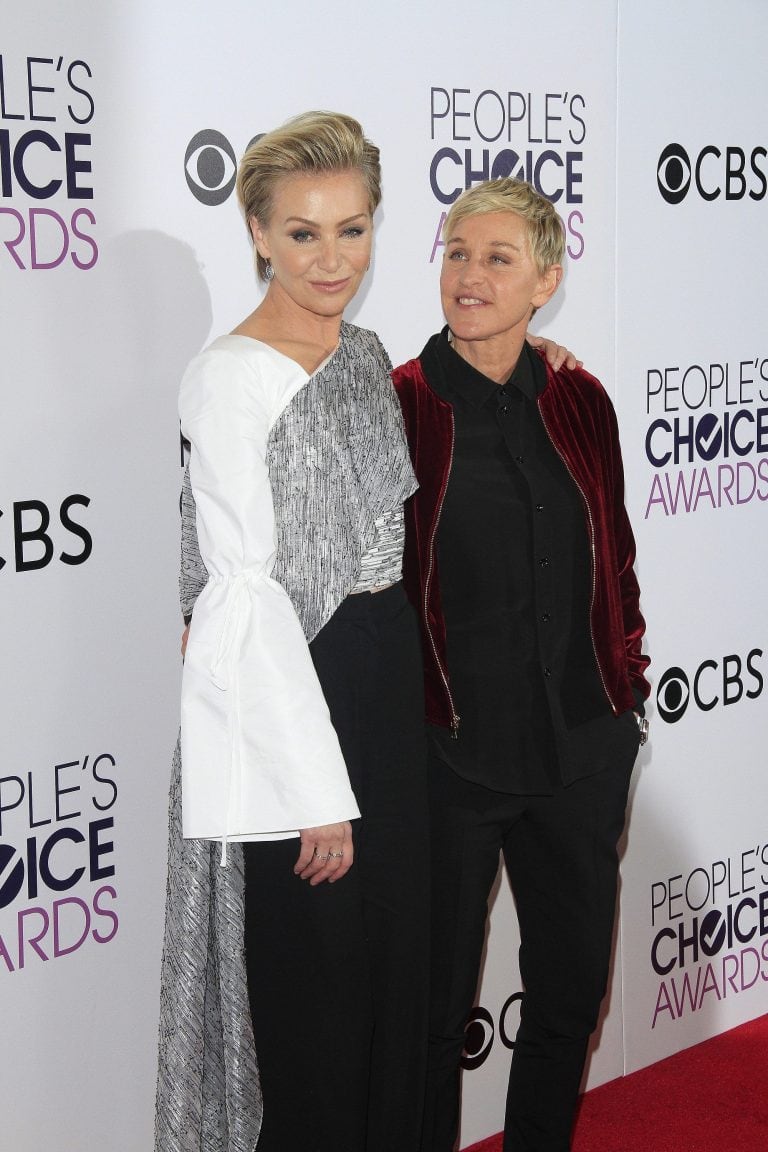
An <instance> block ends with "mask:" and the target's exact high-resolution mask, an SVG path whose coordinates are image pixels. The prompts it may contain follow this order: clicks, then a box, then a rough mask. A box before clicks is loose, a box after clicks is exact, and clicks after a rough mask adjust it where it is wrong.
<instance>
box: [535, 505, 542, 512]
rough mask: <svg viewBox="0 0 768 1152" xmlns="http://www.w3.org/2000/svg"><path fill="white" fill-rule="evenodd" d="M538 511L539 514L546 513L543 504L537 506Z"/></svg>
mask: <svg viewBox="0 0 768 1152" xmlns="http://www.w3.org/2000/svg"><path fill="white" fill-rule="evenodd" d="M536 511H537V512H543V511H544V505H543V504H537V505H536Z"/></svg>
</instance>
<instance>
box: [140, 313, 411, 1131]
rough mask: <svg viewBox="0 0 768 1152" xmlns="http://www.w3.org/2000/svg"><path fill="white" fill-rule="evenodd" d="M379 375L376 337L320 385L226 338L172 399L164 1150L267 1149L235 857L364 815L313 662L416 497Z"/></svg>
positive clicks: (391, 555) (353, 337)
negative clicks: (175, 688) (328, 627)
mask: <svg viewBox="0 0 768 1152" xmlns="http://www.w3.org/2000/svg"><path fill="white" fill-rule="evenodd" d="M390 367H391V365H390V363H389V360H388V358H387V356H386V353H385V352H384V350H383V348H382V346H381V343H380V341H379V339H378V337H377V336H376V335H375V333H372V332H367V331H365V330H363V329H359V328H356V327H355V326H353V325H349V324H346V323H345V324H342V328H341V334H340V342H339V345H338V347H337V349H336V351H335V352H334V353H333V355H332V356H331V357H329V359H328V360H327V361H326V362H325V363H324V364H323V365H321V366H320V368H319V369H318V370H317V371H316V372H315V373H314V374H313V375H312V376H308V375H307V374H306V373H303V371H302V370H301V369H300V368H299V367H298V365H296V364H295V363H294V362H293V361H291V360H289V359H288V358H287V357H284V356H282V355H281V354H280V353H277V352H275V350H274V349H271V348H269V346H267V345H263V344H260V342H258V341H253V340H250V339H248V338H247V337H239V336H227V337H222V338H220V339H219V340H217V341H215V342H214V343H213V344H212V345H211V346H210V347H209V348H208V349H206V351H205V352H203V353H201V355H200V356H199V357H197V358H196V359H195V360H194V361H193V362H192V364H191V365H190V368H189V369H188V371H187V374H186V375H185V379H184V382H183V384H182V391H181V402H180V411H181V414H182V428H183V430H184V432H185V434H187V435H188V436H189V437H190V439H191V441H192V455H191V462H190V475H188V476H186V477H185V484H184V490H183V493H182V556H181V577H180V590H181V606H182V612H183V613H184V614H185V615H190V614H191V613H192V610H193V608H195V616H194V625H193V627H192V629H191V633H190V640H189V646H188V649H187V656H186V661H185V672H184V688H183V690H182V695H183V702H182V718H183V719H182V738H181V739H182V745H183V747H184V809H185V811H184V813H183V816H182V804H181V774H182V756H181V751H180V747H177V749H176V754H175V756H174V762H173V779H172V786H171V807H170V830H169V831H170V839H169V853H168V891H167V906H166V927H165V942H164V950H163V966H162V985H161V1018H160V1054H159V1073H158V1091H157V1111H156V1135H155V1148H156V1152H203V1150H205V1152H253V1149H254V1147H255V1144H256V1141H257V1138H258V1133H259V1128H260V1123H261V1097H260V1093H259V1089H258V1073H257V1064H256V1056H255V1053H254V1044H253V1036H252V1031H251V1025H250V1017H249V1011H248V995H247V986H246V973H245V964H244V956H243V909H244V883H243V859H242V841H244V840H255V839H276V838H285V837H288V836H295V835H297V834H298V829H300V828H302V827H312V826H316V825H320V824H327V823H333V822H335V821H337V820H343V819H349V818H352V817H354V816H356V815H357V807H356V803H355V799H354V795H353V794H352V792H351V789H350V786H349V781H348V779H347V776H346V770H345V767H344V762H343V759H342V758H341V754H340V750H339V749H338V744H337V741H336V738H335V733H334V731H333V728H332V725H331V724H330V719H329V717H328V715H327V709H326V707H325V702H324V698H323V696H322V691H321V689H320V686H319V683H318V682H317V680H316V676H315V674H314V670H313V666H312V663H311V659H310V657H309V654H308V647H307V645H308V643H309V641H311V640H312V639H313V638H314V637H315V636H316V635H317V633H318V632H319V631H320V629H321V628H322V627H323V626H324V625H325V624H326V623H327V622H328V620H329V619H330V617H331V616H332V615H333V613H334V612H335V610H336V608H337V607H338V606H339V605H340V604H341V602H342V601H343V600H344V599H345V598H346V596H347V595H348V594H349V593H351V592H354V591H358V590H361V589H364V588H366V587H370V586H371V584H375V583H387V582H390V580H392V579H397V578H398V577H399V574H400V566H401V552H402V503H403V500H404V499H405V498H406V497H407V496H409V495H410V494H411V492H412V491H413V490H414V489H415V486H416V485H415V479H414V476H413V471H412V468H411V464H410V459H409V455H408V450H407V447H406V444H405V440H404V436H403V428H402V418H401V415H400V409H399V406H398V403H397V399H396V397H395V394H394V391H393V389H392V386H391V383H390V381H389V375H388V372H389V369H390ZM198 598H199V601H198ZM297 681H300V682H301V691H300V692H298V691H297V687H296V686H297ZM288 685H290V687H291V691H290V692H288V691H287V686H288ZM297 701H299V703H300V709H301V715H300V722H297V719H296V713H295V708H296V702H297ZM256 702H259V706H257V703H256ZM262 702H263V703H262ZM267 713H268V715H269V723H265V722H264V717H265V715H266V714H267ZM308 749H311V753H310V752H309V751H308ZM286 779H288V780H289V781H290V782H291V786H290V787H288V788H286ZM212 814H213V815H212ZM222 843H223V846H224V851H225V853H226V866H224V867H222V866H221V864H220V857H221V854H222Z"/></svg>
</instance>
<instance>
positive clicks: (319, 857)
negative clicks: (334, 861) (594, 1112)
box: [315, 848, 330, 864]
mask: <svg viewBox="0 0 768 1152" xmlns="http://www.w3.org/2000/svg"><path fill="white" fill-rule="evenodd" d="M328 856H330V852H329V853H328V854H327V855H326V856H323V855H321V853H320V852H318V850H317V848H315V860H318V861H319V862H320V863H321V864H325V862H326V860H327V859H328Z"/></svg>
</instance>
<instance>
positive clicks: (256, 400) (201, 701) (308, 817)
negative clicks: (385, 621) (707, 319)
mask: <svg viewBox="0 0 768 1152" xmlns="http://www.w3.org/2000/svg"><path fill="white" fill-rule="evenodd" d="M266 367H267V368H268V367H269V366H268V365H267V366H266ZM273 375H274V376H275V379H272V376H273ZM306 379H307V377H306V374H304V373H303V372H302V370H301V369H300V367H299V366H298V365H296V366H295V372H294V373H293V374H292V375H291V374H290V373H289V374H288V375H285V374H284V375H281V374H280V373H274V374H273V373H271V372H269V371H267V370H265V369H264V366H262V368H261V370H260V367H259V364H258V363H257V362H251V361H249V360H248V359H247V358H244V357H242V356H239V355H235V354H232V353H231V352H228V351H225V350H221V349H216V348H215V347H214V348H211V349H209V350H208V351H206V352H204V353H202V354H201V355H200V356H198V357H197V358H196V359H195V360H194V361H193V362H192V364H191V365H190V367H189V368H188V370H187V373H186V374H185V377H184V380H183V381H182V385H181V392H180V399H179V412H180V416H181V423H182V431H183V434H184V435H185V436H186V437H187V438H188V439H189V441H190V443H191V446H192V447H191V455H190V481H191V488H192V494H193V496H194V500H195V505H196V520H197V534H198V540H199V547H200V557H201V560H202V563H203V564H204V566H205V568H206V569H207V571H208V576H209V578H208V582H207V583H206V585H205V587H204V588H203V589H202V591H201V592H200V594H199V596H198V598H197V602H196V604H195V611H194V616H193V618H192V624H191V629H190V635H189V642H188V645H187V651H186V657H185V662H184V673H183V678H182V705H181V744H182V765H183V770H182V796H183V827H184V836H185V837H191V838H203V839H219V838H221V839H222V840H224V842H225V844H226V841H227V840H256V839H278V838H284V837H286V836H290V835H296V834H297V833H298V831H299V830H300V829H302V828H308V827H315V826H319V825H323V824H331V823H335V822H337V821H343V820H349V819H353V818H354V817H356V816H359V811H358V807H357V803H356V801H355V797H354V794H353V792H352V789H351V786H350V783H349V778H348V775H347V770H346V766H345V764H344V759H343V757H342V754H341V749H340V747H339V742H338V738H337V736H336V732H335V730H334V728H333V725H332V723H331V719H330V716H329V713H328V708H327V705H326V703H325V699H324V697H323V693H322V689H321V687H320V684H319V682H318V679H317V675H316V672H315V669H314V665H313V663H312V659H311V657H310V653H309V648H308V645H307V641H306V638H305V636H304V632H303V630H302V627H301V624H300V622H299V619H298V617H297V615H296V612H295V610H294V608H293V605H292V603H291V601H290V599H289V597H288V595H287V594H286V592H285V590H284V589H283V588H282V586H281V585H280V584H279V583H278V582H277V581H275V580H273V579H272V577H271V572H272V569H273V566H274V561H275V518H274V510H273V504H272V492H271V488H270V483H269V475H268V470H267V463H266V449H267V439H268V436H269V432H270V428H271V427H272V425H273V424H274V422H275V420H276V419H277V417H278V416H279V414H280V412H281V411H282V410H283V409H284V407H285V406H286V404H287V403H289V401H290V399H291V398H292V396H294V395H295V394H296V392H298V391H299V389H300V388H301V387H302V386H303V385H304V384H305V383H306Z"/></svg>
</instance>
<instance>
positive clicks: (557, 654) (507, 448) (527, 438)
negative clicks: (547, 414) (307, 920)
mask: <svg viewBox="0 0 768 1152" xmlns="http://www.w3.org/2000/svg"><path fill="white" fill-rule="evenodd" d="M435 347H436V356H437V364H436V368H437V369H438V370H437V371H436V372H435V373H434V374H433V373H430V384H431V385H432V387H433V388H434V390H435V391H436V392H437V393H438V394H439V395H440V396H441V397H442V398H443V399H444V400H447V401H448V402H449V403H450V404H451V405H452V408H453V416H454V437H455V439H454V454H453V462H452V467H451V474H450V478H449V481H448V487H447V490H446V493H445V499H444V502H443V507H442V511H441V515H440V523H439V527H438V533H437V541H436V550H437V564H438V574H439V581H440V591H441V598H442V605H443V611H444V615H445V623H446V638H447V653H448V672H449V677H450V681H451V691H452V695H453V700H454V705H455V707H456V711H457V713H458V715H459V716H460V717H461V723H460V727H459V732H458V739H456V740H454V739H452V738H451V736H450V734H449V733H448V732H446V731H445V730H444V729H440V728H437V727H435V728H432V729H431V735H432V740H433V744H434V746H435V750H436V751H437V753H438V755H439V756H440V757H441V758H442V759H444V760H445V761H446V762H447V763H448V764H450V765H451V767H452V768H453V769H454V770H455V771H456V772H457V773H458V774H459V775H460V776H462V777H464V778H465V779H468V780H472V781H475V782H477V783H480V784H483V785H485V786H486V787H489V788H493V789H495V790H498V791H502V792H514V793H521V794H531V793H542V792H548V791H550V790H551V787H552V785H553V784H556V783H558V782H559V781H561V780H562V781H564V782H566V783H567V782H568V781H569V780H571V779H574V778H575V777H576V776H581V775H588V774H589V773H591V772H593V771H597V770H599V769H600V768H601V767H607V766H608V765H609V764H610V763H611V762H612V759H613V756H614V755H615V754H616V753H617V752H619V751H620V750H621V749H622V748H626V747H627V741H628V740H629V741H630V743H631V741H632V740H634V741H635V744H636V727H635V725H634V723H632V725H631V727H628V726H626V725H624V724H621V723H619V722H617V721H616V719H615V718H614V717H613V714H612V713H611V710H610V705H609V703H608V699H607V697H606V694H605V692H604V690H603V687H602V683H601V681H600V676H599V672H598V669H597V663H596V659H595V655H594V648H593V645H592V638H591V633H590V626H589V609H590V596H591V577H592V572H591V558H590V554H589V540H588V536H587V528H586V519H585V510H584V504H583V500H582V497H581V494H580V492H579V490H578V488H577V487H576V485H575V483H574V481H573V480H572V478H571V476H570V474H569V473H568V471H567V469H566V467H565V465H564V464H563V462H562V460H561V459H560V457H559V455H558V454H557V452H556V450H555V448H554V446H553V445H552V442H551V441H550V439H549V437H548V435H547V433H546V430H545V428H544V425H543V422H542V419H541V415H540V413H539V409H538V405H537V403H536V397H537V395H538V393H539V392H540V391H541V390H542V389H543V388H544V386H545V384H546V373H545V370H544V367H543V365H542V363H541V361H540V359H539V357H538V356H536V354H535V353H533V352H532V351H531V350H530V349H529V348H528V345H524V347H523V352H522V353H521V355H520V359H519V361H518V363H517V365H516V367H515V370H514V372H513V373H512V375H511V377H510V379H509V380H508V381H507V382H506V384H505V385H503V386H499V385H498V384H497V383H496V382H495V381H493V380H490V379H489V378H488V377H487V376H483V375H482V373H480V372H478V371H477V370H476V369H475V368H473V367H472V366H471V365H470V364H469V363H467V361H465V360H463V359H462V358H461V357H460V356H459V355H458V354H457V353H456V352H455V351H454V350H453V348H452V347H451V345H450V344H449V342H448V339H447V334H446V332H443V334H442V335H441V337H440V338H439V340H438V341H437V342H436V346H435Z"/></svg>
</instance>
